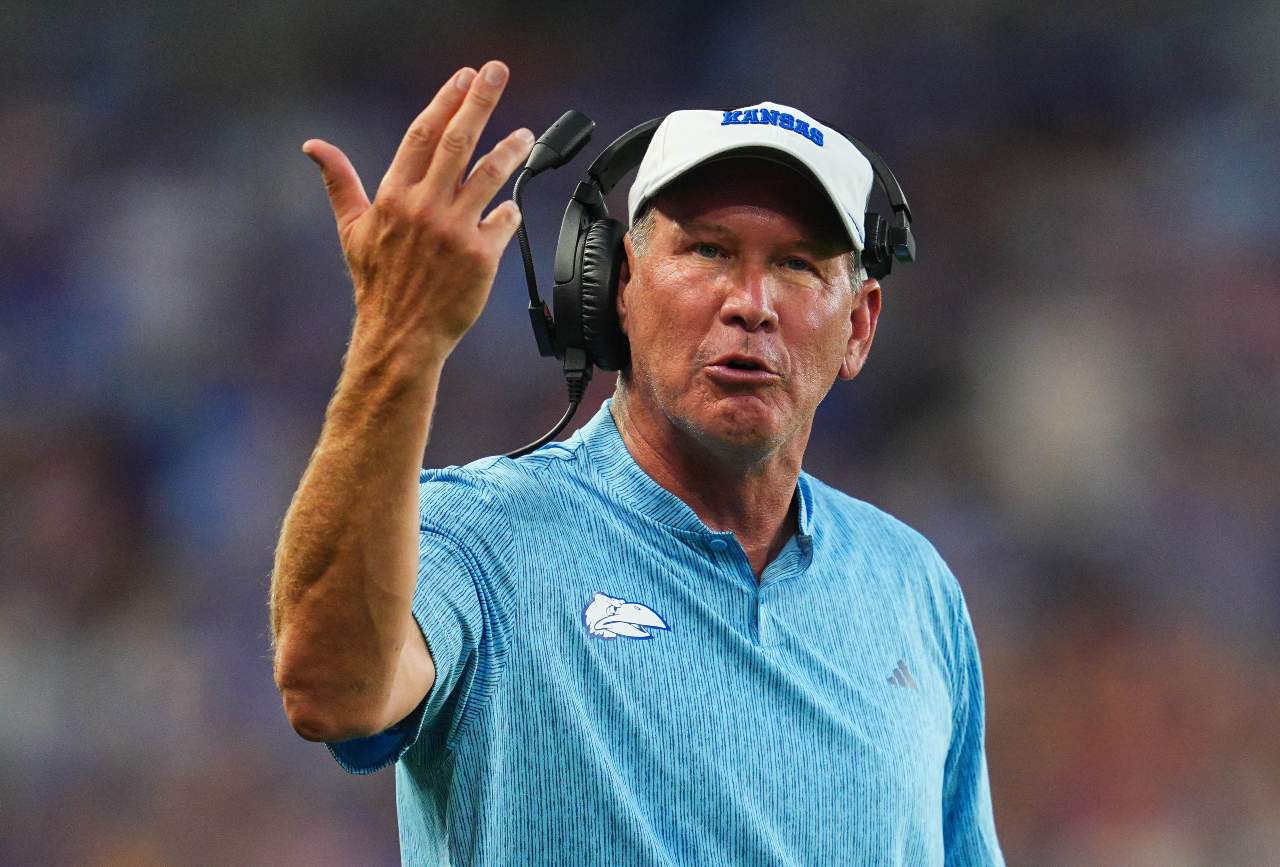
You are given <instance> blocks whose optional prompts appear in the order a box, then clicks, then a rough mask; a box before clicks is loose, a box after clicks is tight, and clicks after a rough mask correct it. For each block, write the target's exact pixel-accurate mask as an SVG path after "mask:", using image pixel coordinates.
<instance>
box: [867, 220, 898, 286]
mask: <svg viewBox="0 0 1280 867" xmlns="http://www.w3.org/2000/svg"><path fill="white" fill-rule="evenodd" d="M863 226H864V227H865V231H864V237H865V238H866V242H865V243H864V244H863V246H862V267H864V268H866V269H867V275H868V276H870V277H875V278H876V279H877V280H879V279H880V278H882V277H884V276H885V275H887V274H888V273H889V268H890V267H892V265H893V262H891V261H889V259H890V255H889V241H888V239H887V238H886V234H887V226H886V224H885V221H884V220H883V219H881V217H880V215H879V214H875V213H872V212H871V211H867V213H866V215H865V217H864V218H863Z"/></svg>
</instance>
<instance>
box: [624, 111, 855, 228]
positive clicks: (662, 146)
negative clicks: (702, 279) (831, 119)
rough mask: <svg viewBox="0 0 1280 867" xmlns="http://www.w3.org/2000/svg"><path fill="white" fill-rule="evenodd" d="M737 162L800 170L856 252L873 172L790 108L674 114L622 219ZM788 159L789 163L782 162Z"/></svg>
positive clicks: (830, 133)
mask: <svg viewBox="0 0 1280 867" xmlns="http://www.w3.org/2000/svg"><path fill="white" fill-rule="evenodd" d="M739 152H741V155H749V156H757V157H762V158H765V159H774V158H776V156H781V157H782V159H778V160H777V161H778V162H781V163H783V164H784V165H788V166H791V167H793V168H797V169H800V170H801V171H802V172H803V173H804V174H806V175H808V176H810V177H811V179H812V180H813V181H814V182H815V183H816V184H817V185H818V186H819V187H821V188H822V189H823V190H824V191H825V192H826V194H827V196H828V197H829V198H830V199H831V204H832V205H833V206H834V207H835V209H836V213H837V214H839V215H840V220H841V222H843V223H844V228H845V231H846V232H847V233H848V234H849V239H850V240H851V241H852V242H853V246H854V248H855V249H858V250H861V249H863V227H862V220H863V214H864V213H865V212H866V209H867V202H868V200H869V199H870V196H871V184H872V182H873V180H874V178H875V172H874V170H873V169H872V168H871V163H870V162H868V161H867V158H866V157H864V156H863V155H862V152H861V151H860V150H858V149H857V148H856V147H855V146H854V144H853V143H852V142H851V141H849V140H848V139H847V138H845V137H844V136H843V135H841V134H840V133H839V132H836V131H835V130H834V129H831V128H830V127H829V126H827V125H826V124H824V123H819V122H817V121H815V120H814V119H813V118H811V117H809V116H808V115H805V114H804V113H802V112H800V111H797V110H796V109H794V108H790V107H789V106H785V105H779V104H778V103H776V102H761V103H757V104H756V105H753V106H749V107H747V108H740V109H734V110H733V111H715V110H711V111H708V110H700V109H692V110H686V111H674V112H672V113H671V114H669V115H667V116H666V118H664V119H663V121H662V123H661V124H659V125H658V128H657V130H656V131H654V134H653V139H652V140H651V141H650V142H649V148H648V150H646V151H645V154H644V159H643V160H641V162H640V168H639V170H638V171H637V172H636V179H635V181H634V182H633V183H632V184H631V192H630V193H628V195H627V212H628V220H629V221H634V220H635V218H636V214H638V213H639V212H640V209H641V208H642V207H643V206H644V204H645V202H647V201H648V200H649V199H651V198H653V197H654V196H655V195H657V194H658V192H659V191H661V190H662V188H663V187H665V186H667V185H668V184H670V183H671V182H672V181H674V180H675V179H676V178H678V177H680V176H681V175H683V174H684V173H685V172H687V171H689V170H690V169H693V168H695V167H697V166H700V165H702V164H703V163H707V162H710V161H711V160H713V159H720V158H725V157H729V156H738V155H739ZM787 157H789V158H790V159H787Z"/></svg>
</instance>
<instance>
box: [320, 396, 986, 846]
mask: <svg viewBox="0 0 1280 867" xmlns="http://www.w3.org/2000/svg"><path fill="white" fill-rule="evenodd" d="M797 496H798V498H799V533H798V534H797V535H796V536H794V537H793V538H792V539H791V540H790V541H789V542H788V543H787V545H786V547H785V548H783V550H782V552H781V553H780V554H779V555H778V557H777V558H776V559H775V560H774V561H773V562H772V563H770V564H769V566H768V568H767V569H766V570H765V572H764V575H763V577H762V579H761V580H760V581H759V582H757V580H756V578H755V576H754V575H753V574H752V571H751V568H750V565H749V564H748V562H747V559H746V555H745V554H744V553H743V551H742V548H741V547H740V546H739V545H738V542H737V540H736V539H735V537H734V536H733V534H732V533H727V532H716V531H713V530H711V529H709V528H708V527H707V526H706V525H705V524H704V523H703V522H702V521H701V520H700V519H699V518H698V516H697V515H696V514H694V512H693V510H692V509H690V508H689V507H688V506H687V505H686V504H685V503H684V502H683V501H682V500H680V499H679V498H678V497H676V496H675V495H674V494H672V493H670V492H669V491H667V490H665V489H664V488H662V487H661V486H660V485H658V484H657V483H656V482H655V481H654V480H653V479H651V478H650V477H649V476H648V475H646V474H645V473H644V471H643V470H641V469H640V468H639V466H637V464H636V463H635V461H634V460H633V459H632V457H631V455H630V453H629V452H628V451H627V449H626V447H625V446H624V444H623V442H622V439H621V437H620V436H619V434H618V430H617V427H616V426H615V425H614V421H613V417H612V415H611V413H610V401H606V402H605V404H604V406H603V407H601V409H600V411H599V412H598V413H597V414H596V415H595V416H594V417H593V418H592V419H591V420H590V421H589V422H588V423H587V424H586V425H585V426H584V427H583V428H582V429H581V430H579V431H578V432H577V433H575V434H574V435H573V436H572V437H570V438H569V439H568V440H566V441H565V442H563V443H555V444H551V445H548V446H545V447H543V448H542V449H540V450H538V451H537V452H535V453H534V454H532V455H529V456H527V457H524V458H520V459H519V460H515V461H513V460H510V459H507V458H487V459H484V460H481V461H476V462H475V463H472V464H468V465H467V466H465V467H449V468H446V469H441V470H430V471H424V472H423V474H422V486H421V502H422V515H423V518H422V536H421V540H422V541H421V568H420V570H419V574H418V587H417V592H416V595H415V597H414V602H413V613H414V616H415V618H416V619H417V621H418V623H419V625H420V626H421V627H422V632H423V635H425V636H426V639H427V643H428V646H429V647H430V650H431V655H432V658H433V659H434V661H435V666H436V672H437V674H436V682H435V685H434V686H433V687H432V689H431V691H430V693H429V694H428V695H427V696H426V699H425V700H424V702H423V704H422V705H421V706H420V707H419V708H418V709H417V710H416V711H415V712H414V713H413V714H412V715H410V716H409V717H408V718H407V719H406V720H404V721H403V722H402V723H400V724H399V725H398V726H396V727H394V728H392V729H391V730H389V731H387V732H385V733H383V734H381V735H376V736H374V737H370V738H364V739H359V740H353V741H346V742H344V743H340V744H330V749H331V750H332V752H333V754H334V756H335V757H336V758H337V760H338V762H339V763H340V764H341V765H342V767H343V768H345V769H346V770H348V771H350V772H352V773H371V772H373V771H375V770H378V769H379V768H382V767H384V766H386V765H388V764H390V763H391V762H395V763H396V802H397V808H398V814H399V826H400V847H401V855H402V858H403V861H404V863H405V864H412V865H436V864H445V863H452V864H455V865H463V864H466V865H471V864H483V865H507V864H511V865H563V864H575V865H596V864H601V865H614V867H629V865H717V867H723V865H760V867H764V865H802V864H803V865H830V864H874V865H887V864H901V865H913V867H914V865H928V864H944V863H945V864H981V865H986V864H1002V863H1003V858H1002V856H1001V853H1000V849H999V844H998V843H997V840H996V832H995V823H994V821H993V818H992V810H991V796H990V791H989V786H988V778H987V767H986V758H985V754H984V747H983V692H982V674H981V669H980V666H979V661H978V649H977V646H976V644H975V640H974V635H973V628H972V626H971V624H970V620H969V615H968V612H967V610H966V608H965V604H964V600H963V597H962V596H961V593H960V588H959V586H958V585H957V583H956V580H955V578H954V577H953V576H952V574H951V572H950V571H949V570H948V568H947V566H946V565H945V564H944V563H943V561H942V560H941V558H940V557H939V556H938V554H937V552H936V551H935V550H934V549H933V547H932V546H931V545H930V544H929V543H928V542H927V541H926V540H925V539H924V538H923V537H922V536H921V535H920V534H918V533H916V532H915V531H914V530H912V529H910V528H909V527H907V526H906V525H904V524H902V523H901V522H899V521H897V520H895V519H894V518H892V517H890V516H888V515H886V514H885V513H884V512H881V511H879V510H878V509H876V508H874V507H872V506H870V505H868V504H866V503H863V502H860V501H858V500H855V499H853V498H851V497H849V496H847V495H845V494H843V493H841V492H839V491H837V490H835V489H833V488H830V487H828V486H827V485H825V484H823V483H822V482H820V481H818V480H817V479H815V478H813V477H812V476H809V475H808V474H805V473H801V475H800V478H799V482H798V485H797Z"/></svg>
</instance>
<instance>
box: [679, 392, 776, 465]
mask: <svg viewBox="0 0 1280 867" xmlns="http://www.w3.org/2000/svg"><path fill="white" fill-rule="evenodd" d="M686 422H687V423H688V425H689V427H690V428H692V430H691V431H690V432H691V433H693V434H694V435H695V436H697V437H698V438H699V439H702V440H704V441H705V442H707V444H708V445H713V446H714V445H718V446H719V447H720V448H728V449H730V450H733V451H740V452H741V451H745V452H760V453H763V452H768V451H770V450H772V449H773V448H774V447H775V446H776V445H777V444H778V442H779V441H780V439H781V436H780V431H781V425H780V424H779V418H778V411H777V409H776V408H775V407H773V406H771V405H770V404H768V403H766V402H765V401H763V400H761V399H760V398H759V397H756V396H755V395H751V394H742V395H719V396H716V397H712V398H710V399H708V400H707V401H706V402H700V403H699V405H698V407H697V409H696V410H695V412H694V413H693V414H692V415H691V416H690V417H686Z"/></svg>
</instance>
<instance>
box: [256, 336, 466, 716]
mask: <svg viewBox="0 0 1280 867" xmlns="http://www.w3.org/2000/svg"><path fill="white" fill-rule="evenodd" d="M446 354H447V352H442V351H433V350H431V349H430V348H427V347H422V346H418V347H414V348H413V349H412V350H410V351H406V349H405V347H404V346H403V344H402V343H401V342H399V341H397V340H396V338H395V336H394V335H388V334H385V333H380V334H377V335H375V334H373V333H372V332H371V331H369V330H368V329H362V328H361V327H360V326H359V325H357V328H356V330H355V334H354V336H353V339H352V343H351V348H350V351H349V352H348V355H347V359H346V362H345V364H344V368H343V373H342V377H341V379H340V381H339V384H338V387H337V389H336V391H335V394H334V397H333V399H332V401H331V402H330V405H329V408H328V411H327V412H326V415H325V422H324V427H323V430H322V432H321V435H320V440H319V443H318V445H317V446H316V450H315V452H314V453H313V454H312V456H311V460H310V462H309V464H308V466H307V469H306V472H305V473H304V475H303V478H302V481H301V483H300V485H299V487H298V491H297V493H296V494H295V495H294V499H293V503H292V504H291V505H290V507H289V511H288V514H287V515H286V517H285V521H284V527H283V529H282V531H281V535H280V541H279V545H278V548H277V551H276V561H275V569H274V572H273V574H272V585H271V623H272V632H273V636H274V639H275V642H276V656H275V674H276V682H277V685H278V686H279V688H280V690H281V693H282V694H283V697H284V703H285V708H286V711H287V712H288V714H289V716H290V718H291V720H293V721H295V723H301V725H300V726H299V728H300V729H301V728H302V727H306V726H310V727H312V728H316V727H327V726H329V725H331V724H333V723H334V722H339V723H343V724H358V723H359V721H360V720H362V719H363V718H365V717H367V716H369V715H374V714H376V713H377V712H378V711H380V710H381V708H382V705H383V704H384V703H385V701H386V700H387V697H388V696H389V694H390V691H391V686H392V681H393V677H394V674H395V667H396V664H397V661H398V658H399V653H400V649H401V647H402V646H403V645H404V642H405V640H406V638H407V637H408V632H407V631H408V629H409V628H411V626H412V621H411V618H410V609H411V605H412V600H413V592H414V587H415V583H416V580H417V556H418V526H419V517H418V470H419V468H420V467H421V465H422V455H423V451H424V449H425V448H426V443H427V432H428V427H429V424H430V418H431V414H432V412H433V410H434V405H435V398H436V391H437V388H438V385H439V380H440V372H441V369H442V367H443V363H444V355H446Z"/></svg>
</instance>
